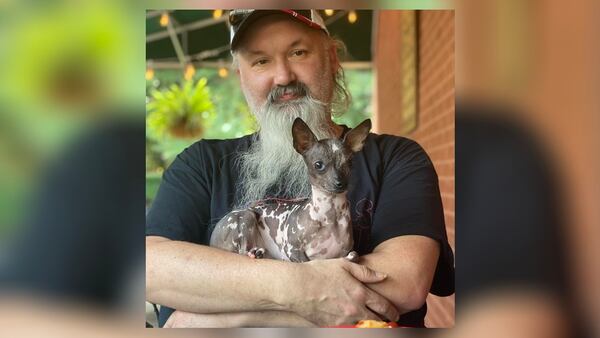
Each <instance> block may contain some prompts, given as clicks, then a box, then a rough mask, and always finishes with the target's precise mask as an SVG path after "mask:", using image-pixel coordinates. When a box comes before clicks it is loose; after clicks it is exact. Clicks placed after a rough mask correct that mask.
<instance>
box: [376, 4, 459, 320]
mask: <svg viewBox="0 0 600 338" xmlns="http://www.w3.org/2000/svg"><path fill="white" fill-rule="evenodd" d="M398 19H399V16H398V12H397V11H381V12H380V13H379V15H378V16H377V25H378V26H377V28H376V29H377V33H376V34H377V35H376V41H375V45H374V48H375V74H376V76H377V78H376V81H375V83H376V88H375V94H374V98H375V99H374V102H375V104H374V107H375V109H374V111H375V114H374V118H373V120H374V126H375V128H374V130H375V132H378V133H389V134H396V135H401V130H402V128H401V124H400V123H401V118H400V117H399V116H398V115H399V114H398V107H399V106H400V102H401V98H402V95H401V93H399V92H398V91H399V88H398V85H397V79H399V78H400V76H399V74H398V71H399V67H398V64H400V63H401V60H399V55H401V48H402V47H401V46H399V44H397V43H390V41H399V33H398V31H399V29H398V25H399V23H398ZM417 24H418V65H419V68H418V108H417V111H418V112H417V127H416V129H415V130H414V131H412V132H411V133H410V134H408V135H405V136H407V137H409V138H411V139H413V140H415V141H417V142H418V143H419V144H420V145H421V146H423V148H424V149H425V151H426V152H427V154H428V155H429V156H430V158H431V160H432V161H433V164H434V166H435V169H436V171H437V174H438V178H439V184H440V191H441V195H442V202H443V205H444V216H445V220H446V231H447V233H448V238H449V242H450V245H451V246H452V248H453V249H454V247H455V242H454V229H455V228H454V226H455V224H454V222H455V215H454V196H455V195H454V114H455V112H454V12H453V11H420V12H419V13H418V20H417ZM394 79H396V82H394ZM427 304H428V307H429V309H428V312H427V318H426V325H427V326H428V327H452V326H454V296H452V297H444V298H440V297H435V296H433V295H430V296H429V298H428V299H427Z"/></svg>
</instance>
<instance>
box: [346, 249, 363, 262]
mask: <svg viewBox="0 0 600 338" xmlns="http://www.w3.org/2000/svg"><path fill="white" fill-rule="evenodd" d="M344 258H345V259H347V260H349V261H350V262H353V263H357V262H358V259H359V258H360V257H359V256H358V253H357V252H356V251H350V252H349V253H348V254H347V255H346V257H344Z"/></svg>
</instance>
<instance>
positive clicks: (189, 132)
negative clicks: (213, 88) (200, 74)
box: [146, 78, 216, 138]
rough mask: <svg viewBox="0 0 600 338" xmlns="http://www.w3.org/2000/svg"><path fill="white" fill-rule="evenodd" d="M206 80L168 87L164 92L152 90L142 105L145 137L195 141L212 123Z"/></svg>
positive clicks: (212, 117)
mask: <svg viewBox="0 0 600 338" xmlns="http://www.w3.org/2000/svg"><path fill="white" fill-rule="evenodd" d="M206 82H207V80H206V78H201V79H199V80H198V82H196V83H195V84H194V81H193V80H189V81H186V82H184V84H183V86H180V85H178V84H173V85H171V86H170V87H169V88H168V89H166V90H162V91H161V90H156V89H155V90H152V91H151V93H150V100H149V102H148V103H147V104H146V111H147V112H148V117H147V119H146V121H147V127H148V131H149V133H151V134H153V135H156V136H158V137H164V136H166V135H167V134H170V135H171V136H174V137H177V138H199V137H200V136H201V135H202V133H203V131H204V130H206V129H207V128H209V127H210V126H211V124H212V122H213V121H214V119H215V114H216V113H215V107H214V105H213V102H212V100H211V98H210V89H209V88H208V86H207V85H206Z"/></svg>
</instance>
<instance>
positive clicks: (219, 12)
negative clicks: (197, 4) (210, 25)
mask: <svg viewBox="0 0 600 338" xmlns="http://www.w3.org/2000/svg"><path fill="white" fill-rule="evenodd" d="M222 15H223V10H222V9H215V10H214V11H213V18H215V19H218V18H220V17H221V16H222Z"/></svg>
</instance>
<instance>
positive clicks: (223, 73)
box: [219, 67, 229, 77]
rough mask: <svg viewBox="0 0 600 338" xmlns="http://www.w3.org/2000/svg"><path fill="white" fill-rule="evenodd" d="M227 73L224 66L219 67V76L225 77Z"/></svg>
mask: <svg viewBox="0 0 600 338" xmlns="http://www.w3.org/2000/svg"><path fill="white" fill-rule="evenodd" d="M227 75H229V71H228V70H227V68H225V67H221V68H219V76H220V77H227Z"/></svg>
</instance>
